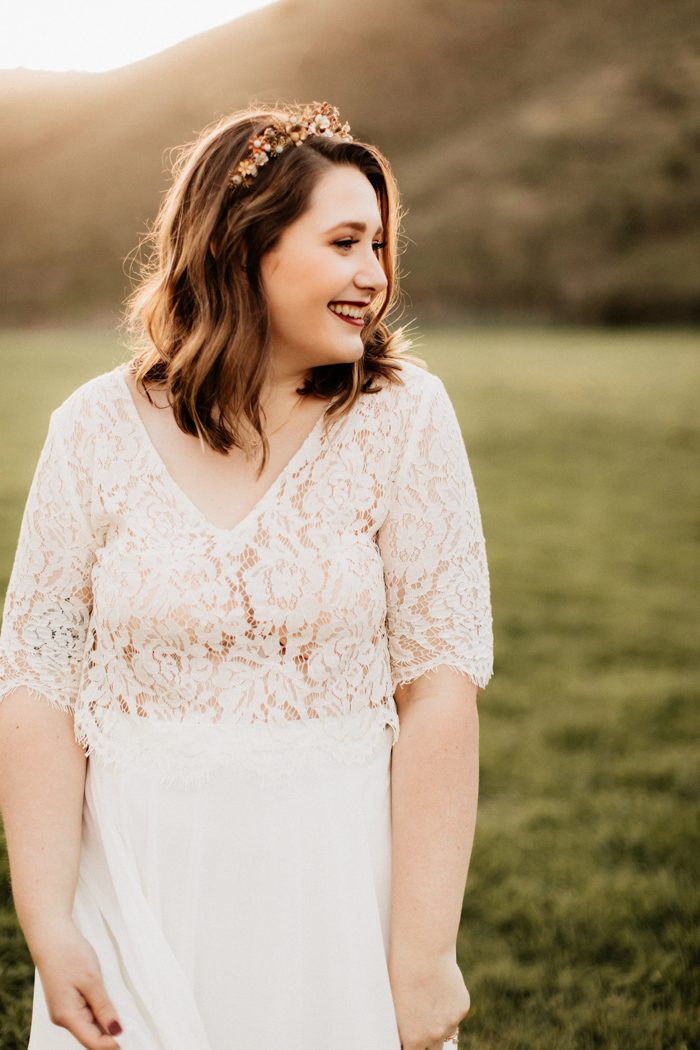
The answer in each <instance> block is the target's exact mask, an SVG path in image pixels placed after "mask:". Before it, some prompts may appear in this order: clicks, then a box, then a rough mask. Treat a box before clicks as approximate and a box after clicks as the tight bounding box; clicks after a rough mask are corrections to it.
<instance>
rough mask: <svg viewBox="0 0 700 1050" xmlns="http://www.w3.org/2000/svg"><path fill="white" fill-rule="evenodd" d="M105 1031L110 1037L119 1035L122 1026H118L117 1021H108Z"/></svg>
mask: <svg viewBox="0 0 700 1050" xmlns="http://www.w3.org/2000/svg"><path fill="white" fill-rule="evenodd" d="M107 1031H108V1032H109V1034H110V1035H121V1031H122V1026H121V1025H120V1024H119V1021H110V1023H109V1024H108V1025H107Z"/></svg>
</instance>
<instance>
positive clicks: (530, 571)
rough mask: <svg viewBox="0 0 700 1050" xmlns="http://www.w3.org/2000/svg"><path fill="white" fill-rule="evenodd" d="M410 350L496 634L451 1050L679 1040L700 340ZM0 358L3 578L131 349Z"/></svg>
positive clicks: (691, 789)
mask: <svg viewBox="0 0 700 1050" xmlns="http://www.w3.org/2000/svg"><path fill="white" fill-rule="evenodd" d="M417 350H418V353H420V354H421V355H422V356H424V357H425V358H426V360H427V361H428V363H429V365H430V367H431V370H433V371H436V372H437V373H438V374H439V375H440V376H441V377H442V378H443V380H444V382H445V384H446V386H447V388H448V390H449V391H450V394H451V395H452V398H453V400H454V403H455V406H456V408H457V412H458V414H459V416H460V419H461V422H462V425H463V431H464V437H465V442H466V444H467V448H468V450H469V454H470V459H471V463H472V469H473V471H474V475H475V479H476V483H477V489H478V492H479V498H480V504H481V511H482V518H483V522H484V529H485V533H486V539H487V548H488V554H489V564H490V571H491V583H492V595H493V611H494V625H495V675H494V678H493V680H492V682H491V683H490V684H489V686H488V689H487V690H486V692H485V693H484V694H482V696H481V697H480V715H481V788H480V804H479V816H478V823H477V833H476V841H475V845H474V852H473V855H472V862H471V867H470V872H469V879H468V882H467V890H466V894H465V899H464V909H463V922H462V928H461V933H460V941H459V958H460V964H461V966H462V969H463V972H464V974H465V978H466V981H467V985H468V987H469V990H470V993H471V996H472V1009H471V1012H470V1014H469V1017H468V1019H467V1020H465V1022H464V1023H463V1026H462V1027H463V1042H462V1046H463V1047H465V1048H468V1050H540V1048H542V1050H550V1048H556V1050H574V1048H575V1050H593V1048H598V1047H605V1048H611V1050H690V1047H692V1046H696V1045H698V1039H699V1035H700V1033H699V1031H698V1005H697V1004H698V1002H699V1001H700V996H699V995H698V954H699V953H698V933H697V930H698V920H699V919H700V914H699V913H700V908H699V907H698V893H697V885H698V875H699V874H700V873H699V872H698V864H697V859H696V858H697V857H698V856H700V841H699V839H700V836H699V835H698V826H697V800H698V773H697V761H695V762H694V761H693V758H694V754H693V748H692V743H691V741H692V735H693V730H694V729H695V728H696V726H697V716H696V714H695V712H696V710H697V701H698V657H697V635H698V632H697V617H696V616H695V614H694V608H695V601H694V599H695V597H696V591H697V586H696V583H697V570H696V568H695V567H696V564H697V540H698V536H699V534H700V528H699V524H700V523H699V520H698V518H699V515H698V509H699V508H700V491H699V490H700V474H699V471H698V451H699V446H700V424H699V423H698V418H697V417H698V412H697V405H698V393H699V392H700V391H699V388H700V353H699V352H698V346H697V333H695V332H692V331H679V330H675V331H662V330H652V329H648V330H637V331H630V330H624V329H619V330H616V331H615V332H613V333H611V332H604V331H598V330H595V329H591V330H583V329H577V330H571V329H564V328H561V329H557V328H546V329H545V328H543V329H517V328H512V329H511V328H499V327H478V328H470V327H455V328H450V329H447V328H445V329H441V330H437V329H434V330H428V329H424V330H423V332H422V337H421V339H420V340H419V342H418V345H417ZM0 354H1V355H2V362H3V373H4V376H5V380H6V382H5V385H4V390H3V393H2V401H1V402H0V406H1V407H2V419H3V421H4V431H5V432H4V445H5V448H6V449H7V450H8V451H9V454H10V455H9V459H10V463H11V464H12V465H13V469H12V470H10V471H9V472H8V473H7V475H6V476H5V479H4V481H3V491H2V510H3V521H2V535H1V536H0V541H1V543H2V571H3V573H4V578H5V580H6V578H7V574H8V573H9V569H10V564H11V557H12V553H13V550H14V544H15V542H16V533H17V529H18V527H19V517H20V514H21V509H22V505H23V500H24V498H25V496H26V489H27V486H28V483H29V479H30V476H31V471H32V469H33V465H34V462H35V459H36V455H37V454H38V450H39V447H40V444H41V441H42V440H43V433H44V431H45V426H46V422H47V413H48V411H49V410H50V408H52V407H54V406H55V405H56V404H58V403H59V401H60V400H61V399H62V398H63V397H65V396H66V395H67V394H68V393H69V392H70V391H71V390H72V389H74V388H75V386H76V385H77V384H78V383H79V382H81V381H82V380H83V379H87V378H89V377H90V376H92V375H95V374H97V373H98V372H100V371H104V370H106V369H107V368H110V367H112V365H113V364H116V362H117V361H118V360H120V359H122V358H123V356H124V352H123V350H122V349H121V348H120V347H119V346H118V344H117V340H116V337H115V336H114V335H113V334H112V333H110V332H105V331H90V330H89V329H88V330H82V331H70V330H68V331H64V332H61V331H56V330H46V331H45V332H32V333H29V332H21V331H6V332H5V333H4V335H0ZM2 863H3V865H4V866H3V867H2V869H1V873H0V874H1V886H0V890H1V893H2V897H1V898H0V908H1V909H2V910H1V913H0V914H1V916H2V923H1V926H0V1045H1V1046H2V1047H3V1048H7V1050H15V1048H18V1047H21V1046H24V1045H26V1038H27V1033H28V1021H29V1015H30V1007H31V997H30V992H31V976H32V972H33V971H32V967H31V966H30V960H29V956H28V954H27V952H26V947H25V945H24V942H23V939H22V937H21V934H20V933H19V931H18V928H17V926H16V922H15V919H14V913H13V910H12V905H11V900H10V893H9V880H8V876H7V866H6V862H5V861H4V860H3V862H2ZM358 1050H361V1048H358Z"/></svg>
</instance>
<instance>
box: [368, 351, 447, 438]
mask: <svg viewBox="0 0 700 1050" xmlns="http://www.w3.org/2000/svg"><path fill="white" fill-rule="evenodd" d="M397 374H398V377H399V378H392V380H386V379H384V380H382V390H381V392H380V393H379V394H377V395H372V396H376V397H378V398H379V399H380V402H381V404H382V406H383V408H384V409H385V411H387V412H388V413H389V415H390V416H391V417H393V418H394V419H395V420H397V421H398V422H399V424H400V425H404V424H409V423H410V422H411V420H413V419H414V418H415V415H416V413H417V412H419V411H420V410H421V409H422V407H423V406H424V405H425V404H426V403H427V402H428V401H429V400H430V399H431V398H432V397H434V396H435V393H436V391H440V390H444V386H443V383H442V380H441V379H440V377H439V376H437V375H435V373H433V372H429V371H428V370H427V369H426V368H422V367H421V366H420V365H416V364H414V363H413V362H412V361H401V369H400V371H399V372H398V373H397Z"/></svg>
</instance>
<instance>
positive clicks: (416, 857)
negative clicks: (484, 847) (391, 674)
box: [390, 667, 479, 969]
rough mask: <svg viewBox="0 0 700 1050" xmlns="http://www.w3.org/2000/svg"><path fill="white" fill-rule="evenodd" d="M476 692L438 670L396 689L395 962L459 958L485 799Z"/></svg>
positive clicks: (392, 949) (453, 675)
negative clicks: (466, 894)
mask: <svg viewBox="0 0 700 1050" xmlns="http://www.w3.org/2000/svg"><path fill="white" fill-rule="evenodd" d="M476 696H477V687H476V686H475V685H474V684H473V683H472V682H471V681H470V679H469V678H467V677H466V676H465V675H462V674H459V673H458V672H456V671H453V670H452V669H451V668H449V667H439V668H437V669H436V670H434V671H431V672H430V674H428V675H422V676H421V677H420V678H419V679H417V680H416V681H415V682H412V683H410V684H409V685H405V686H399V687H397V689H396V693H395V700H396V706H397V710H398V712H399V719H400V724H401V729H400V733H399V739H398V741H397V742H396V744H395V745H394V748H393V751H392V761H391V783H392V896H391V900H392V906H391V935H390V959H391V965H392V967H393V968H396V969H398V968H399V967H400V966H401V965H402V963H403V962H407V963H410V962H412V961H419V962H421V963H422V965H423V966H429V965H430V961H431V959H437V958H441V957H445V956H447V957H450V958H452V959H456V943H457V934H458V931H459V923H460V917H461V912H462V902H463V898H464V888H465V884H466V880H467V872H468V870H469V860H470V857H471V851H472V845H473V842H474V830H475V825H476V810H477V800H478V792H479V716H478V712H477V705H476Z"/></svg>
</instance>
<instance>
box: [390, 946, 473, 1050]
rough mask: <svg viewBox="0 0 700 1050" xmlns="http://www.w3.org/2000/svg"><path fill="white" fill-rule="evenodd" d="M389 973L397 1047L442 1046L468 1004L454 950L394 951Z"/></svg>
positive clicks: (436, 1049) (423, 1049)
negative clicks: (431, 954) (436, 953)
mask: <svg viewBox="0 0 700 1050" xmlns="http://www.w3.org/2000/svg"><path fill="white" fill-rule="evenodd" d="M389 977H390V980H391V990H392V995H393V998H394V1009H395V1011H396V1020H397V1023H398V1027H399V1035H400V1037H401V1050H443V1044H444V1043H445V1042H446V1041H447V1040H448V1039H449V1038H450V1037H451V1036H452V1035H454V1032H455V1029H456V1028H457V1025H458V1024H459V1023H460V1021H461V1020H462V1019H463V1018H464V1017H466V1016H467V1014H468V1013H469V1007H470V1005H471V1003H470V998H469V992H468V991H467V986H466V985H465V983H464V978H463V977H462V971H461V970H460V968H459V966H458V965H457V961H456V959H455V956H454V954H451V955H445V956H440V957H437V958H436V957H430V958H426V957H425V955H423V956H422V957H420V958H418V957H416V956H413V955H402V956H401V957H400V958H399V957H396V956H395V955H394V956H393V957H392V959H391V960H390V963H389Z"/></svg>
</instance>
